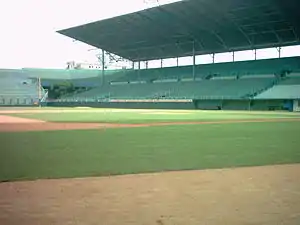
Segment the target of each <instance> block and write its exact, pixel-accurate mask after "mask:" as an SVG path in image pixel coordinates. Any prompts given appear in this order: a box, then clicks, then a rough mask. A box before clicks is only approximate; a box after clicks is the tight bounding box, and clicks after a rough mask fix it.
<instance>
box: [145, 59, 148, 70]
mask: <svg viewBox="0 0 300 225" xmlns="http://www.w3.org/2000/svg"><path fill="white" fill-rule="evenodd" d="M145 64H146V69H148V61H146V62H145Z"/></svg>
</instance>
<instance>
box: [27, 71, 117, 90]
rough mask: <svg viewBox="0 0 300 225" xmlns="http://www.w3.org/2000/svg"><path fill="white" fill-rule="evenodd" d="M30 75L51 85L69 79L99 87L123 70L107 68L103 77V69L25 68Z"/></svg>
mask: <svg viewBox="0 0 300 225" xmlns="http://www.w3.org/2000/svg"><path fill="white" fill-rule="evenodd" d="M23 72H24V73H25V74H26V75H27V76H28V77H34V78H37V77H39V78H41V81H42V85H43V86H47V87H50V86H52V85H55V84H60V83H62V82H64V81H68V82H70V83H72V84H73V85H74V87H97V86H100V85H101V83H102V82H107V83H109V82H111V81H112V80H114V79H116V78H118V77H119V76H122V75H123V72H122V70H121V71H120V70H106V71H105V79H103V76H102V72H101V70H64V69H27V68H25V69H23Z"/></svg>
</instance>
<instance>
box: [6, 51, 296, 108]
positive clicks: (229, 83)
mask: <svg viewBox="0 0 300 225" xmlns="http://www.w3.org/2000/svg"><path fill="white" fill-rule="evenodd" d="M192 74H193V67H192V66H182V67H169V68H156V69H144V70H115V71H111V70H107V71H105V76H104V77H103V76H102V73H101V71H99V70H55V69H22V70H1V69H0V104H4V103H7V101H8V102H9V103H10V104H13V103H15V101H18V102H20V101H21V102H23V103H24V102H25V103H26V104H27V101H28V102H31V103H32V101H35V100H36V99H37V98H38V90H37V83H36V82H37V78H41V81H42V85H43V86H46V87H50V88H51V87H53V86H54V85H55V84H61V83H63V82H68V83H71V84H72V85H74V87H79V88H78V90H79V89H80V90H79V91H82V90H85V89H84V88H87V89H89V90H87V91H84V92H79V91H78V93H75V94H72V95H71V96H70V95H69V96H64V97H62V98H61V99H62V100H68V101H74V100H75V101H89V100H91V101H95V100H104V99H157V98H166V99H183V98H186V99H243V98H252V97H255V96H256V98H277V97H278V96H279V95H283V92H285V93H290V94H287V95H285V96H289V97H291V96H298V92H299V91H297V90H300V89H299V87H300V76H299V74H300V57H291V58H281V59H268V60H257V61H242V62H234V63H215V64H206V65H197V66H196V70H195V79H194V78H193V77H192ZM277 75H287V77H283V78H280V76H277ZM82 87H83V88H82ZM289 88H290V91H289ZM4 96H5V97H4ZM11 99H12V100H11ZM17 99H18V100H17ZM23 99H25V100H23ZM28 99H31V100H30V101H29V100H28ZM23 103H22V104H23Z"/></svg>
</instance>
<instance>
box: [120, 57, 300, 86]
mask: <svg viewBox="0 0 300 225" xmlns="http://www.w3.org/2000/svg"><path fill="white" fill-rule="evenodd" d="M192 71H193V67H192V66H182V67H169V68H158V69H142V70H140V71H138V70H128V71H126V72H124V76H122V77H120V78H119V79H116V80H114V81H115V82H130V81H137V80H139V81H146V82H149V81H154V80H162V79H177V80H184V79H188V78H193V77H192ZM282 71H300V57H291V58H281V59H266V60H256V61H241V62H229V63H215V64H204V65H197V66H196V70H195V72H196V74H195V78H196V79H198V80H200V79H205V78H207V77H209V76H212V77H213V76H222V77H230V76H232V77H237V76H248V75H263V74H280V73H281V72H282Z"/></svg>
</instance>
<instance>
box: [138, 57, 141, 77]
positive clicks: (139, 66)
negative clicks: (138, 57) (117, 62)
mask: <svg viewBox="0 0 300 225" xmlns="http://www.w3.org/2000/svg"><path fill="white" fill-rule="evenodd" d="M140 75H141V61H139V62H138V79H139V80H141V79H140Z"/></svg>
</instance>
